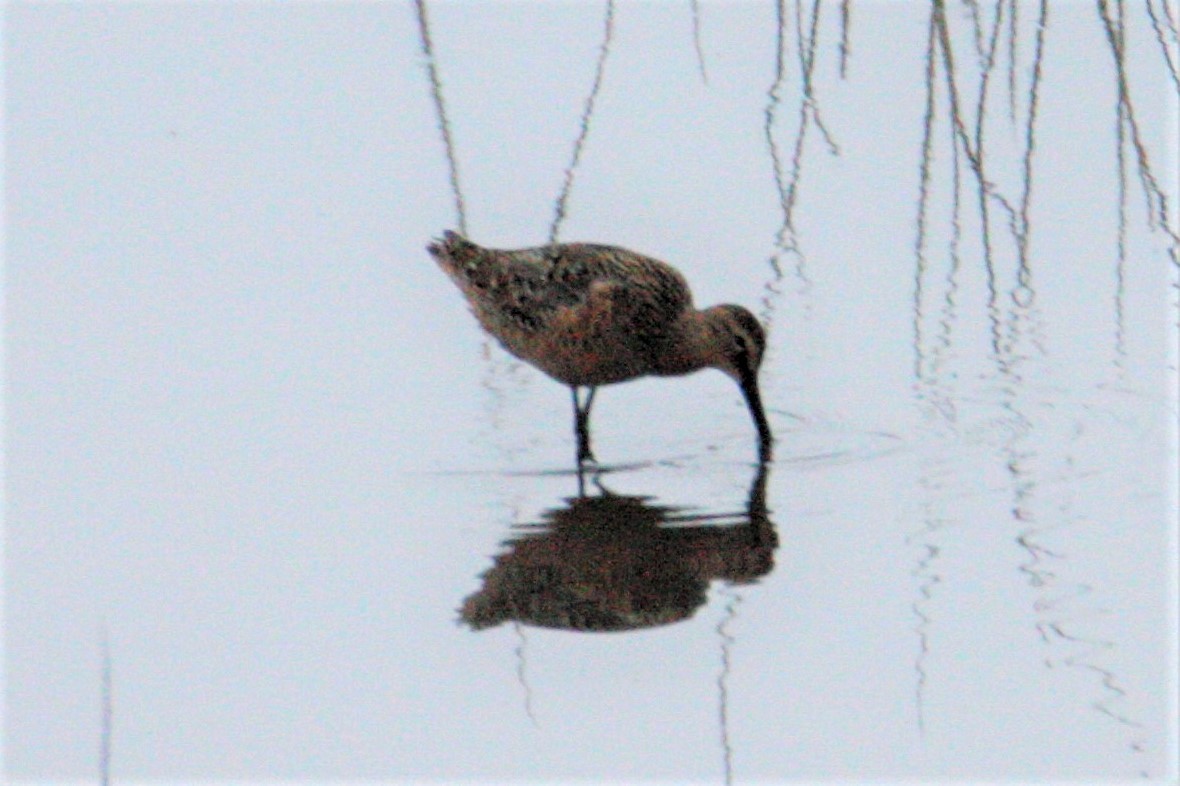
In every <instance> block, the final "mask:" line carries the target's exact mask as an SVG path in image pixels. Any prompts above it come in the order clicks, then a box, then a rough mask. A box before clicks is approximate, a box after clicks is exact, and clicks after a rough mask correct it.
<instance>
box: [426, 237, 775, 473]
mask: <svg viewBox="0 0 1180 786" xmlns="http://www.w3.org/2000/svg"><path fill="white" fill-rule="evenodd" d="M427 250H428V251H429V252H430V254H431V255H432V256H433V257H434V259H435V261H436V262H438V264H439V266H440V267H441V268H442V269H443V270H444V271H445V272H446V274H447V275H448V276H450V277H451V280H452V281H454V282H455V284H456V285H458V287H459V289H460V290H461V291H462V292H463V296H464V297H465V298H467V302H468V303H469V304H470V305H471V310H472V311H473V312H474V313H475V316H476V318H477V319H478V320H479V323H480V324H481V325H483V327H484V329H485V330H487V332H488V333H491V334H492V335H493V336H494V337H495V338H496V339H497V340H498V341H499V342H500V344H502V345H503V347H504V348H505V349H506V350H508V351H509V352H511V353H512V354H513V355H515V356H516V357H518V358H520V359H521V360H524V361H525V362H527V363H530V364H532V365H533V366H536V367H537V368H539V369H540V370H541V371H544V372H545V373H546V374H548V375H549V376H551V377H553V378H554V379H556V380H557V381H558V382H563V383H565V384H566V385H569V387H570V392H571V396H572V398H573V403H574V430H575V433H576V434H577V438H578V463H579V464H581V463H582V462H583V461H587V460H589V461H594V454H593V453H592V452H591V450H590V407H591V406H592V405H593V403H594V394H595V392H596V391H597V389H598V386H600V385H610V384H614V383H616V382H626V381H627V380H629V379H635V378H636V377H642V376H647V375H654V376H678V375H681V374H688V373H691V372H693V371H698V370H700V369H703V368H716V369H720V370H721V371H724V372H725V373H726V374H728V375H729V376H730V377H731V378H733V379H734V381H736V382H737V383H738V386H739V387H740V388H741V391H742V395H743V396H744V397H745V399H746V405H747V406H748V407H749V409H750V416H751V417H752V418H753V419H754V425H755V427H756V428H757V429H758V447H759V459H760V460H761V461H764V462H765V461H768V460H769V459H770V457H771V443H772V442H773V439H774V438H773V436H772V435H771V433H770V425H769V424H768V423H767V422H766V414H765V413H764V412H763V410H762V399H761V396H760V395H759V393H758V367H759V366H760V365H761V364H762V353H763V350H764V349H765V347H766V334H765V332H764V331H763V330H762V325H760V324H759V323H758V320H757V319H756V318H755V317H754V315H753V314H751V313H750V312H749V311H747V310H746V309H744V308H742V307H741V306H735V305H729V304H725V305H720V306H713V307H711V308H707V309H704V310H703V311H698V310H697V309H696V308H694V307H693V304H692V292H691V291H690V290H689V288H688V282H687V281H685V280H684V276H682V275H681V274H680V272H679V271H677V270H676V269H675V268H674V267H672V266H671V265H669V264H667V263H665V262H661V261H659V260H658V259H652V258H651V257H646V256H643V255H642V254H637V253H635V252H634V251H628V250H627V249H624V248H616V247H614V246H603V245H596V244H591V243H561V244H552V245H547V246H539V247H536V248H525V249H517V250H511V251H506V250H500V249H492V248H483V247H482V246H479V245H476V244H475V243H472V242H471V241H470V240H467V239H466V238H464V237H462V236H460V235H458V234H456V233H454V232H449V231H448V232H444V233H443V237H442V239H441V240H436V241H435V242H434V243H432V244H431V245H429V246H427ZM582 387H585V388H589V393H588V394H587V395H586V399H585V402H583V401H581V399H580V398H579V395H578V388H582Z"/></svg>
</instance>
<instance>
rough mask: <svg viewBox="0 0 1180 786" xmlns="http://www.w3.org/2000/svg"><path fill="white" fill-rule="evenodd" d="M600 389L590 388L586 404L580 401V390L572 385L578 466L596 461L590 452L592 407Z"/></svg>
mask: <svg viewBox="0 0 1180 786" xmlns="http://www.w3.org/2000/svg"><path fill="white" fill-rule="evenodd" d="M597 390H598V388H594V387H592V388H590V393H589V394H588V395H587V396H586V404H585V406H583V405H582V403H581V402H580V401H578V389H577V388H576V387H575V386H573V385H571V386H570V394H571V395H572V396H573V399H574V433H575V434H576V435H577V437H578V465H579V466H580V465H581V464H582V463H583V462H586V461H596V459H595V458H594V453H593V451H591V450H590V407H591V406H593V404H594V393H595V391H597Z"/></svg>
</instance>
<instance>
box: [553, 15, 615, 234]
mask: <svg viewBox="0 0 1180 786" xmlns="http://www.w3.org/2000/svg"><path fill="white" fill-rule="evenodd" d="M614 21H615V3H614V0H606V18H605V20H604V22H603V31H602V45H601V46H600V47H599V50H598V63H597V65H596V66H595V69H594V84H593V86H591V88H590V95H588V96H587V97H586V106H585V108H584V109H583V110H582V124H581V130H580V131H579V132H578V138H577V140H576V141H575V142H574V152H573V155H572V157H571V158H570V165H569V166H568V167H566V170H565V180H564V182H563V183H562V184H561V193H560V194H558V197H557V203H556V205H555V206H554V213H553V223H552V224H551V225H550V227H549V244H550V245H553V244H555V243H557V235H558V231H559V230H560V229H561V222H562V221H564V220H565V206H566V202H568V201H569V196H570V190H571V189H572V188H573V185H574V171H575V170H576V169H577V167H578V162H579V161H580V160H581V158H582V148H583V147H584V146H585V144H586V137H588V136H589V135H590V118H591V116H592V115H593V114H594V102H595V101H596V100H597V99H598V93H599V91H600V90H601V89H602V76H603V73H604V72H605V71H606V58H607V55H609V54H610V42H611V37H612V36H613V35H614Z"/></svg>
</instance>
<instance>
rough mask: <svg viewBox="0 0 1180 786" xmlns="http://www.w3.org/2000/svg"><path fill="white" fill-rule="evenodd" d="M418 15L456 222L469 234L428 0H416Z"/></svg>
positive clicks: (420, 37)
mask: <svg viewBox="0 0 1180 786" xmlns="http://www.w3.org/2000/svg"><path fill="white" fill-rule="evenodd" d="M414 8H415V9H416V10H417V15H418V35H419V39H420V41H421V43H422V54H423V55H425V57H426V73H427V75H428V76H429V77H430V95H431V97H432V98H433V99H434V111H435V115H436V116H437V118H438V129H439V131H440V132H442V138H443V146H444V147H445V148H446V153H447V165H448V167H449V168H450V179H451V192H452V193H453V194H454V197H455V214H456V223H457V224H458V227H459V234H461V235H464V236H465V235H466V234H467V211H466V208H465V206H464V204H463V191H462V189H461V188H460V187H459V162H458V159H457V157H456V156H455V143H454V140H453V139H452V138H451V124H450V121H449V120H448V119H447V109H446V104H445V102H444V101H443V89H442V80H441V79H440V78H439V75H438V64H437V63H436V62H435V58H434V45H433V44H432V43H431V40H430V22H429V21H428V19H427V16H426V0H414Z"/></svg>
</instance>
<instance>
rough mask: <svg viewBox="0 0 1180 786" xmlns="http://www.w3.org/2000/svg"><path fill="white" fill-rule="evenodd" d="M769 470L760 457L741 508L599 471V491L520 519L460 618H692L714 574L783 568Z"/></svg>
mask: <svg viewBox="0 0 1180 786" xmlns="http://www.w3.org/2000/svg"><path fill="white" fill-rule="evenodd" d="M768 474H769V469H768V465H767V464H765V463H763V464H760V465H759V467H758V470H757V472H756V473H755V475H754V478H753V480H752V482H751V484H750V492H749V497H748V500H747V504H746V507H745V509H744V510H740V511H735V512H733V513H700V512H694V509H693V508H691V507H688V506H673V505H661V504H656V503H655V501H654V499H653V498H652V497H646V496H628V495H620V494H614V493H612V492H611V491H610V490H609V489H607V488H606V487H605V486H604V485H603V484H602V482H601V479H600V477H597V476H596V477H594V478H592V483H593V485H594V486H595V487H596V488H597V492H598V493H596V494H593V495H586V494H584V493H579V495H578V496H576V497H571V498H569V499H567V500H565V504H563V505H561V506H559V507H555V508H552V509H550V510H548V511H545V512H544V513H543V514H542V515H541V520H540V521H538V522H535V523H529V524H520V525H517V526H516V527H514V529H515V530H516V532H515V534H514V536H513V537H512V538H511V539H509V540H508V541H506V542H505V545H506V546H507V547H508V550H507V551H506V552H505V553H503V554H500V555H499V556H497V557H496V558H495V564H494V565H493V566H492V568H491V569H490V570H488V571H487V572H486V573H485V574H483V577H482V579H483V586H482V587H481V589H480V590H479V591H478V592H476V593H474V594H472V595H471V596H469V597H468V598H467V599H466V600H464V602H463V606H462V608H461V609H460V617H461V619H462V621H463V622H464V623H465V624H467V625H468V626H470V627H471V628H472V629H473V630H483V629H485V628H491V627H495V626H496V625H499V624H501V623H504V622H509V621H513V622H519V623H523V624H526V625H533V626H537V627H543V628H554V629H560V630H576V631H627V630H640V629H644V628H652V627H657V626H661V625H668V624H671V623H674V622H680V621H682V620H686V619H688V618H689V617H691V616H692V615H693V614H694V613H695V612H696V611H697V609H698V608H700V607H701V606H702V605H704V603H705V598H706V592H707V590H708V587H709V583H710V582H711V581H715V580H723V581H726V582H728V583H729V584H749V583H752V582H754V581H757V580H758V579H759V578H761V577H763V576H766V575H768V574H769V573H770V571H771V570H772V569H773V568H774V551H775V549H776V548H777V546H778V536H777V534H776V532H775V528H774V524H773V523H772V522H771V520H770V517H769V512H768V511H767V508H766V483H767V476H768Z"/></svg>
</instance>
